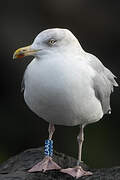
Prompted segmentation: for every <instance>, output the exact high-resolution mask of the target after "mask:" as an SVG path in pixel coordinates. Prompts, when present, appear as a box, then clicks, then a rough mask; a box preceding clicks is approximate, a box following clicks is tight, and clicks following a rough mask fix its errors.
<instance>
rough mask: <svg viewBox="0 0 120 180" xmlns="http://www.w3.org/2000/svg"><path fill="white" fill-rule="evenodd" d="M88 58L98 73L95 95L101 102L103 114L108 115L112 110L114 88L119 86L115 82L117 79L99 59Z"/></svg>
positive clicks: (95, 78) (94, 80)
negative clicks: (111, 101)
mask: <svg viewBox="0 0 120 180" xmlns="http://www.w3.org/2000/svg"><path fill="white" fill-rule="evenodd" d="M88 56H89V58H88V62H89V63H90V66H92V68H93V69H94V70H95V72H96V76H95V77H94V79H93V88H94V91H95V95H96V97H97V98H98V99H99V101H100V102H101V105H102V109H103V113H104V114H106V113H108V112H109V111H110V110H111V108H110V95H111V93H112V92H113V90H114V86H118V84H117V82H116V81H115V78H116V77H115V76H114V74H113V73H112V72H111V71H110V70H109V69H107V68H106V67H105V66H104V65H103V64H102V63H101V62H100V61H99V59H98V58H97V57H95V56H94V55H91V54H89V55H88Z"/></svg>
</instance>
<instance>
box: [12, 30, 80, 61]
mask: <svg viewBox="0 0 120 180" xmlns="http://www.w3.org/2000/svg"><path fill="white" fill-rule="evenodd" d="M80 49H81V46H80V44H79V42H78V40H77V38H76V37H75V36H74V35H73V33H72V32H71V31H69V30H68V29H61V28H53V29H47V30H44V31H42V32H40V33H39V34H38V35H37V37H36V38H35V39H34V41H33V43H32V45H30V46H26V47H23V48H19V49H17V50H16V51H15V52H14V54H13V59H16V58H22V57H25V56H31V55H32V56H34V57H36V58H37V57H38V58H40V57H41V56H43V55H46V54H47V55H50V54H54V53H56V54H57V53H58V54H59V53H65V52H68V51H69V52H71V51H79V50H80Z"/></svg>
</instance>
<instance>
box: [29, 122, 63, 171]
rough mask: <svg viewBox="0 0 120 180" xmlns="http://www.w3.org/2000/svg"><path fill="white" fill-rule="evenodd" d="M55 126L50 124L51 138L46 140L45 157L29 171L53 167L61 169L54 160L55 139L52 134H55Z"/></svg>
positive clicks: (51, 168)
mask: <svg viewBox="0 0 120 180" xmlns="http://www.w3.org/2000/svg"><path fill="white" fill-rule="evenodd" d="M54 131H55V127H54V125H53V124H52V123H50V124H49V128H48V132H49V139H48V140H46V141H45V158H44V159H43V160H42V161H41V162H39V163H37V164H36V165H35V166H33V167H32V168H31V169H30V170H29V171H28V172H36V171H43V172H45V171H47V170H53V169H61V167H60V166H59V165H57V164H56V163H55V162H54V161H53V160H52V155H53V141H52V136H53V134H54Z"/></svg>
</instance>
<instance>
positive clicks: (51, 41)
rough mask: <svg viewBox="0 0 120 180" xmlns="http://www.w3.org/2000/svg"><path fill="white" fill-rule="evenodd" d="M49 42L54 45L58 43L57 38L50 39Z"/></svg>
mask: <svg viewBox="0 0 120 180" xmlns="http://www.w3.org/2000/svg"><path fill="white" fill-rule="evenodd" d="M48 43H49V44H50V45H54V44H55V43H56V40H55V39H50V40H49V41H48Z"/></svg>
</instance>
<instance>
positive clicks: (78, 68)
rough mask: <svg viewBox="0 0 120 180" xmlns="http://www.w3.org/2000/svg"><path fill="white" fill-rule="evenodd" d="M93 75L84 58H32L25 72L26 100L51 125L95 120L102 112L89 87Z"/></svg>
mask: <svg viewBox="0 0 120 180" xmlns="http://www.w3.org/2000/svg"><path fill="white" fill-rule="evenodd" d="M94 75H95V72H94V70H93V69H92V68H91V67H90V66H89V65H87V64H85V62H83V61H78V60H76V62H75V61H74V60H72V59H70V60H62V61H61V59H57V60H56V59H54V58H53V59H52V60H51V59H47V60H40V61H38V60H36V59H34V60H33V61H32V62H31V63H30V64H29V66H28V68H27V72H26V73H25V91H24V98H25V101H26V103H27V105H28V106H29V108H30V109H31V110H32V111H33V112H35V113H36V114H37V115H38V116H39V117H42V118H43V119H45V120H46V121H48V122H50V121H52V122H53V123H54V124H59V125H67V126H74V125H78V124H87V123H91V122H95V121H98V120H99V119H100V118H101V117H102V116H103V112H102V108H101V104H100V102H99V100H98V99H97V98H96V97H95V94H94V90H93V88H92V78H93V77H94Z"/></svg>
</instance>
